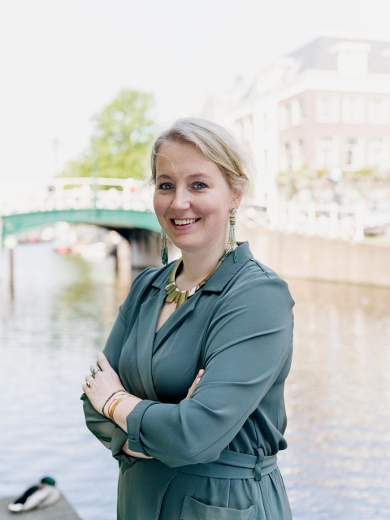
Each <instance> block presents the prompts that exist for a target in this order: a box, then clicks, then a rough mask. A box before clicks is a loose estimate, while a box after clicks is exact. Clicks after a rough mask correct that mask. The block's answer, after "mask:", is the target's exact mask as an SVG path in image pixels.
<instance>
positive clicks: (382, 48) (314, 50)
mask: <svg viewBox="0 0 390 520" xmlns="http://www.w3.org/2000/svg"><path fill="white" fill-rule="evenodd" d="M346 44H347V45H348V44H350V45H351V44H354V45H356V46H357V47H358V46H366V47H367V50H368V73H369V74H390V41H378V40H371V39H358V38H336V37H331V36H320V37H318V38H316V39H315V40H313V41H311V42H309V43H307V44H306V45H304V46H303V47H300V48H299V49H297V50H296V51H294V52H292V53H290V54H288V55H287V56H288V57H289V58H294V59H295V60H296V62H297V64H298V70H297V72H302V71H304V70H306V69H317V70H337V53H336V52H335V50H336V48H337V46H338V45H346Z"/></svg>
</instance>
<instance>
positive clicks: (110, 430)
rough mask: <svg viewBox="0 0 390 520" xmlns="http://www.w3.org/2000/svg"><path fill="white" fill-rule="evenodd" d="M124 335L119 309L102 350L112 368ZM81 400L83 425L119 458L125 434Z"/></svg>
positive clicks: (84, 399)
mask: <svg viewBox="0 0 390 520" xmlns="http://www.w3.org/2000/svg"><path fill="white" fill-rule="evenodd" d="M125 333H126V320H125V319H124V317H123V315H122V311H121V309H120V310H119V314H118V317H117V319H116V321H115V324H114V326H113V328H112V330H111V333H110V335H109V336H108V339H107V342H106V346H105V348H104V353H105V354H106V356H107V358H108V360H109V362H110V364H111V365H112V366H113V365H114V366H115V354H116V351H117V350H118V349H119V346H120V347H121V346H122V343H123V339H124V337H125ZM116 365H117V360H116ZM81 400H82V401H83V408H84V416H85V423H86V425H87V428H88V429H89V430H90V431H91V432H92V433H93V434H94V435H95V437H96V438H97V439H98V440H99V441H100V442H101V443H102V444H104V446H106V447H107V448H109V449H111V450H112V453H113V455H114V456H115V457H116V458H118V457H119V456H120V452H121V450H122V446H123V444H124V443H125V442H126V438H127V436H126V433H125V432H124V431H123V430H122V429H121V428H119V427H118V426H117V425H116V424H114V423H113V422H112V421H111V420H110V419H108V418H107V417H105V416H104V415H102V414H101V413H99V412H97V411H96V410H95V408H94V407H93V406H92V404H91V402H90V400H89V399H88V397H87V396H86V395H85V394H83V395H82V396H81Z"/></svg>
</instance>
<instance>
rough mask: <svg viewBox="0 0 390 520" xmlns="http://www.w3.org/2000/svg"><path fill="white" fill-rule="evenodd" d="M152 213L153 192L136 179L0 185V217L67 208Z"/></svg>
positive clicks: (52, 180)
mask: <svg viewBox="0 0 390 520" xmlns="http://www.w3.org/2000/svg"><path fill="white" fill-rule="evenodd" d="M93 207H96V208H97V209H119V208H122V209H127V210H130V209H131V210H135V211H147V210H152V189H151V187H150V186H148V185H147V184H145V182H141V181H137V180H135V179H109V178H99V179H97V181H96V184H95V182H94V179H92V178H90V177H82V178H56V179H51V180H50V181H41V182H33V183H32V182H26V181H23V182H20V181H19V182H8V183H7V184H6V186H4V185H2V186H1V185H0V214H1V215H10V214H14V213H30V212H36V211H53V210H64V209H75V210H77V209H91V208H93Z"/></svg>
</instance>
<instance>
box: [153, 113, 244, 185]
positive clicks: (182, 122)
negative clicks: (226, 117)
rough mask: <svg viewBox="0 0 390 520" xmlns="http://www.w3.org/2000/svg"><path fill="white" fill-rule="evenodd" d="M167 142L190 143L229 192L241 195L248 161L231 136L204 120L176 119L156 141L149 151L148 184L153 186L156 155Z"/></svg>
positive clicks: (218, 126) (221, 128) (219, 127)
mask: <svg viewBox="0 0 390 520" xmlns="http://www.w3.org/2000/svg"><path fill="white" fill-rule="evenodd" d="M169 141H176V142H183V143H191V144H193V145H195V146H196V147H197V148H198V150H200V151H201V152H202V154H203V155H204V156H205V157H206V159H209V160H210V161H212V162H214V163H215V164H216V165H217V166H218V167H219V168H220V170H221V171H222V173H223V174H224V175H225V177H226V181H227V183H228V184H229V186H230V188H231V189H232V190H235V189H239V190H240V191H242V192H244V191H245V189H246V188H247V186H248V183H249V176H248V170H249V162H250V160H249V157H248V155H247V154H246V153H245V152H244V150H242V148H241V147H240V145H239V144H238V143H237V141H236V139H235V138H234V137H233V135H232V134H231V133H230V132H229V131H228V130H226V129H225V128H223V127H222V126H220V125H218V124H217V123H214V122H212V121H208V120H206V119H197V118H192V117H186V118H183V119H178V120H177V121H175V122H174V123H173V125H172V126H171V128H169V129H168V130H166V131H165V132H163V133H162V134H161V135H160V137H158V138H157V139H156V141H155V143H154V145H153V148H152V157H151V163H152V164H151V165H152V181H153V183H156V176H157V172H156V163H157V156H158V152H159V150H160V148H161V146H162V145H163V144H165V143H166V142H169Z"/></svg>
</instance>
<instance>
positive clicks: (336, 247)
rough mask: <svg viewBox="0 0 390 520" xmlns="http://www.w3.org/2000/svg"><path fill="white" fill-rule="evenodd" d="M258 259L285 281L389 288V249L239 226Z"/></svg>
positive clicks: (239, 231) (240, 238)
mask: <svg viewBox="0 0 390 520" xmlns="http://www.w3.org/2000/svg"><path fill="white" fill-rule="evenodd" d="M236 234H237V240H239V241H246V240H247V241H248V242H249V244H250V248H251V250H252V253H253V255H254V257H255V258H256V259H258V260H259V261H260V262H262V263H264V264H266V265H267V266H269V267H271V268H272V269H274V270H275V271H276V272H277V273H278V274H279V275H280V276H282V277H286V278H301V279H307V280H321V281H332V282H346V283H353V284H363V285H374V286H380V287H390V246H385V245H378V244H369V243H367V242H364V241H363V242H354V241H350V242H349V241H344V240H337V239H325V238H321V237H317V236H306V235H299V234H295V233H294V234H287V233H283V232H280V231H276V230H266V229H263V228H260V227H258V228H248V227H245V226H244V225H243V224H241V223H239V224H238V225H237V233H236Z"/></svg>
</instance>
